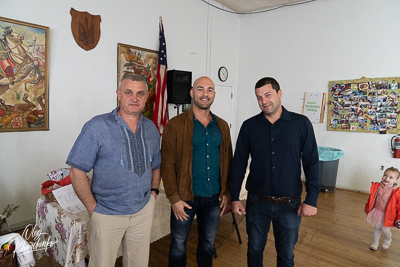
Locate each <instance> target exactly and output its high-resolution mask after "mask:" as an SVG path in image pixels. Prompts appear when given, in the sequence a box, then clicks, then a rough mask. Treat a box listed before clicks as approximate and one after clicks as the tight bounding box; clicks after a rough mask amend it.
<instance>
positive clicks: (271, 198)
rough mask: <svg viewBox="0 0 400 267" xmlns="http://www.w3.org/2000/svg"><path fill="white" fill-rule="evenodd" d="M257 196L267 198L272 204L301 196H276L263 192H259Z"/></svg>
mask: <svg viewBox="0 0 400 267" xmlns="http://www.w3.org/2000/svg"><path fill="white" fill-rule="evenodd" d="M257 197H259V198H262V199H265V200H267V201H269V203H272V204H280V203H285V202H287V201H291V200H294V199H297V198H299V197H275V196H266V195H261V194H257Z"/></svg>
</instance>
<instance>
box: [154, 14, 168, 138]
mask: <svg viewBox="0 0 400 267" xmlns="http://www.w3.org/2000/svg"><path fill="white" fill-rule="evenodd" d="M159 38H160V46H159V50H158V70H157V85H156V96H155V100H154V108H153V122H154V123H155V125H156V126H157V128H158V130H159V131H160V134H162V132H163V129H164V126H165V124H166V123H167V112H168V104H167V90H166V85H167V46H166V45H165V36H164V27H163V24H162V19H161V17H160V36H159Z"/></svg>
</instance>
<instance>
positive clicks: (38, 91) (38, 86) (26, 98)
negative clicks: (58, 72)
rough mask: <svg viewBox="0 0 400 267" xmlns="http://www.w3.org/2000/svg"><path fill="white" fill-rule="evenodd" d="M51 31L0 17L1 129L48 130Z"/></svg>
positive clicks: (10, 130)
mask: <svg viewBox="0 0 400 267" xmlns="http://www.w3.org/2000/svg"><path fill="white" fill-rule="evenodd" d="M49 34H50V29H49V27H46V26H40V25H36V24H32V23H27V22H22V21H17V20H12V19H8V18H3V17H0V132H15V131H43V130H49V99H48V96H49Z"/></svg>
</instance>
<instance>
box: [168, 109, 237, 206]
mask: <svg viewBox="0 0 400 267" xmlns="http://www.w3.org/2000/svg"><path fill="white" fill-rule="evenodd" d="M213 115H214V116H215V117H216V118H217V124H218V127H219V129H220V131H221V134H222V142H221V146H220V149H219V153H220V157H219V172H220V177H221V181H220V185H221V192H220V197H221V199H222V195H225V196H229V193H230V188H229V180H230V177H231V167H232V143H231V136H230V130H229V126H228V124H227V123H226V122H225V121H224V120H223V119H221V118H219V117H217V116H216V115H215V114H213ZM193 129H194V122H193V108H191V109H190V110H188V111H186V112H184V113H182V114H180V115H178V116H176V117H174V118H172V119H171V120H170V121H169V122H168V123H167V124H166V125H165V128H164V131H163V135H162V142H161V178H162V181H163V183H164V188H165V192H166V195H167V198H168V199H169V201H170V202H171V204H174V203H176V202H178V201H179V200H183V201H193V199H194V195H193V190H192V186H193V175H192V160H193V146H192V142H193Z"/></svg>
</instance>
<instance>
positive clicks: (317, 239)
mask: <svg viewBox="0 0 400 267" xmlns="http://www.w3.org/2000/svg"><path fill="white" fill-rule="evenodd" d="M366 200H367V195H366V194H362V193H356V192H351V191H346V190H340V189H337V190H336V191H335V192H331V193H320V196H319V201H318V215H317V216H315V217H310V218H305V219H303V220H302V222H301V227H300V233H299V241H298V242H297V245H296V247H295V251H294V252H295V266H296V267H300V266H307V267H309V266H346V267H347V266H400V253H399V252H400V230H398V229H396V228H392V234H393V236H392V238H393V242H392V246H391V247H390V249H389V250H386V251H385V250H382V249H378V251H371V250H370V249H369V245H370V244H371V243H372V241H373V227H372V226H371V225H369V224H367V223H365V214H364V205H365V203H366ZM236 218H237V221H238V223H239V229H240V233H241V236H242V241H243V243H242V244H239V242H238V238H237V235H236V231H235V229H234V227H233V225H232V216H231V215H230V214H226V215H224V216H223V218H222V219H221V223H220V227H219V231H218V234H217V237H216V242H215V246H216V249H217V255H218V257H217V258H216V259H214V265H213V266H217V267H232V266H246V265H247V264H246V252H247V234H246V221H245V219H244V217H243V216H236ZM270 233H272V232H271V231H270ZM170 240H171V237H170V235H168V236H166V237H164V238H162V239H160V240H158V241H156V242H153V243H152V244H151V246H150V262H149V266H152V267H163V266H168V250H169V244H170ZM382 241H383V237H382V238H381V242H382ZM196 248H197V224H196V223H194V225H193V227H192V230H191V232H190V236H189V240H188V244H187V259H188V265H187V266H197V265H196ZM36 266H40V267H50V266H57V267H58V266H60V265H58V264H57V263H55V262H54V261H53V260H52V259H50V258H48V257H43V258H42V259H40V260H38V261H37V264H36ZM115 266H118V267H119V266H122V263H121V258H119V259H118V260H117V263H116V265H115ZM264 266H276V253H275V247H274V239H273V235H272V234H270V235H269V237H268V242H267V246H266V248H265V251H264Z"/></svg>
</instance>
